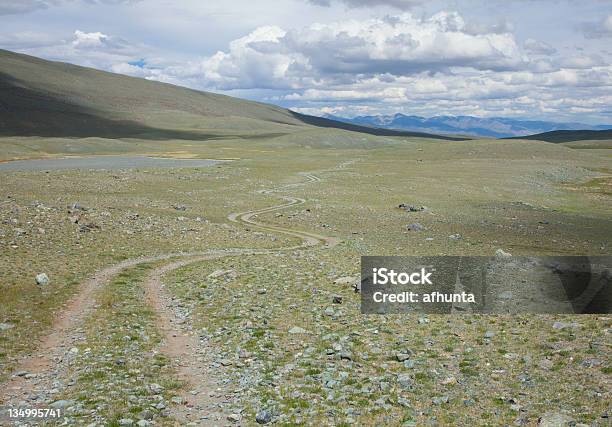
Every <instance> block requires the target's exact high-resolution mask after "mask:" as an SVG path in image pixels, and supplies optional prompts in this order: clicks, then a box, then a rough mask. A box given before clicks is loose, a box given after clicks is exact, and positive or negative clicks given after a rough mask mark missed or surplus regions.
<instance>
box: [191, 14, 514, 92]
mask: <svg viewBox="0 0 612 427" xmlns="http://www.w3.org/2000/svg"><path fill="white" fill-rule="evenodd" d="M525 60H526V59H525V57H524V56H523V55H522V54H521V52H520V50H519V48H518V46H517V44H516V42H515V40H514V38H513V36H512V35H511V34H509V33H501V34H500V33H495V32H492V33H480V34H475V33H469V32H467V31H466V26H465V23H464V21H463V18H462V17H461V16H460V15H458V14H457V13H448V12H440V13H438V14H436V15H434V16H432V17H430V18H428V19H420V18H415V17H414V16H412V15H411V14H403V15H399V16H392V17H386V18H381V19H368V20H362V21H358V20H348V21H341V22H335V23H331V24H312V25H310V26H308V27H305V28H302V29H299V30H283V29H281V28H278V27H260V28H258V29H256V30H255V31H253V32H252V33H250V34H249V35H247V36H245V37H242V38H240V39H237V40H235V41H233V42H232V43H231V44H230V47H229V50H228V51H219V52H217V53H216V54H215V55H213V56H212V57H210V58H207V59H205V60H204V61H203V62H202V72H203V73H204V76H203V77H204V79H205V80H207V81H209V82H211V83H212V84H214V85H215V87H217V88H220V89H230V88H248V87H251V86H253V85H259V86H260V87H261V86H262V85H263V86H264V87H268V86H269V87H278V88H279V87H285V88H298V87H302V86H305V85H308V84H310V85H317V82H321V81H323V80H345V79H347V78H349V79H351V78H353V77H350V76H357V75H365V76H372V75H375V74H380V73H387V74H390V75H395V76H402V75H411V74H416V73H419V72H422V71H424V70H427V71H429V72H436V71H441V72H446V71H448V70H449V69H451V68H453V67H469V68H473V69H477V70H489V69H494V70H503V69H515V68H517V67H520V66H521V65H522V64H523V63H524V62H525ZM347 76H349V77H347Z"/></svg>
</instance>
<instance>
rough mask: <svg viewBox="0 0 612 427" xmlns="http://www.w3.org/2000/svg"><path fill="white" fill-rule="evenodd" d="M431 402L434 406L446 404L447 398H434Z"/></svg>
mask: <svg viewBox="0 0 612 427" xmlns="http://www.w3.org/2000/svg"><path fill="white" fill-rule="evenodd" d="M431 401H432V402H433V404H434V405H442V404H443V403H448V396H440V397H434V398H433V399H431Z"/></svg>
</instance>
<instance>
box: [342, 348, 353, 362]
mask: <svg viewBox="0 0 612 427" xmlns="http://www.w3.org/2000/svg"><path fill="white" fill-rule="evenodd" d="M340 360H353V354H352V353H351V352H350V351H347V350H344V351H341V352H340Z"/></svg>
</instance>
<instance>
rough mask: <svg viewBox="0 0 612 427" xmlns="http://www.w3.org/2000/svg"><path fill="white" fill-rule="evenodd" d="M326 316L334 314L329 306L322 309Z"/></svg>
mask: <svg viewBox="0 0 612 427" xmlns="http://www.w3.org/2000/svg"><path fill="white" fill-rule="evenodd" d="M324 313H325V315H326V316H333V315H334V309H333V308H331V307H327V308H326V309H325V311H324Z"/></svg>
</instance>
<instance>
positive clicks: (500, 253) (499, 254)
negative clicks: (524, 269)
mask: <svg viewBox="0 0 612 427" xmlns="http://www.w3.org/2000/svg"><path fill="white" fill-rule="evenodd" d="M495 256H496V257H497V258H510V257H511V256H512V254H511V253H510V252H506V251H504V250H503V249H498V250H496V251H495Z"/></svg>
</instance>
